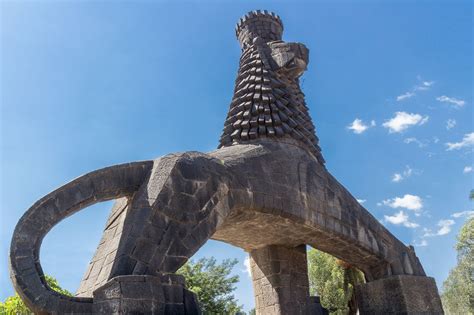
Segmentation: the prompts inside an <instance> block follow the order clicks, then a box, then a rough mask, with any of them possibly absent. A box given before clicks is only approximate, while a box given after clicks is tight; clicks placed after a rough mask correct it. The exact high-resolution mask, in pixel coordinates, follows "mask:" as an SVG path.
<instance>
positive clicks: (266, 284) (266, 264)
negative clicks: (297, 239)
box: [250, 245, 310, 315]
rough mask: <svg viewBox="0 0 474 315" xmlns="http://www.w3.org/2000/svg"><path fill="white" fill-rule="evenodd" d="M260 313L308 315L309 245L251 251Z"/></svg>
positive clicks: (257, 306)
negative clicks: (307, 251)
mask: <svg viewBox="0 0 474 315" xmlns="http://www.w3.org/2000/svg"><path fill="white" fill-rule="evenodd" d="M250 267H251V272H252V281H253V288H254V294H255V310H256V313H257V314H261V315H263V314H308V313H309V310H310V298H309V282H308V263H307V260H306V246H305V245H301V246H298V247H295V248H288V247H284V246H275V245H270V246H266V247H263V248H260V249H255V250H252V251H251V252H250Z"/></svg>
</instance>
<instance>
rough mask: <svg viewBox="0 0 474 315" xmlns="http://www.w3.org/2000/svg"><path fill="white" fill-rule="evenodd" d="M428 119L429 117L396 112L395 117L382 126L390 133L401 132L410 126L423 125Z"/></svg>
mask: <svg viewBox="0 0 474 315" xmlns="http://www.w3.org/2000/svg"><path fill="white" fill-rule="evenodd" d="M428 119H429V116H424V117H423V116H421V115H420V114H410V113H407V112H396V113H395V116H394V117H393V118H391V119H389V120H387V121H386V122H384V123H383V124H382V126H383V127H385V128H388V129H389V132H390V133H396V132H402V131H404V130H406V129H408V128H409V127H411V126H416V125H419V126H421V125H423V124H425V123H426V122H427V121H428Z"/></svg>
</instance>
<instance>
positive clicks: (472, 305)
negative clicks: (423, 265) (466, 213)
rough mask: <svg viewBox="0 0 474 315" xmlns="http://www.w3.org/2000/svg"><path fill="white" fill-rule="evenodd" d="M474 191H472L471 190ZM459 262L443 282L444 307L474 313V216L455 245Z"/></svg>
mask: <svg viewBox="0 0 474 315" xmlns="http://www.w3.org/2000/svg"><path fill="white" fill-rule="evenodd" d="M471 193H472V192H471ZM455 248H456V250H457V252H458V264H457V265H456V266H455V267H454V268H453V269H452V270H451V271H450V273H449V276H448V278H447V279H446V281H444V283H443V295H442V296H441V299H442V301H443V307H444V310H445V312H446V313H447V314H471V315H472V314H474V217H471V218H470V219H468V220H467V221H466V223H465V224H464V225H463V227H462V228H461V231H459V234H458V236H457V243H456V246H455Z"/></svg>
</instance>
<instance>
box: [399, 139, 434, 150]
mask: <svg viewBox="0 0 474 315" xmlns="http://www.w3.org/2000/svg"><path fill="white" fill-rule="evenodd" d="M403 142H404V143H406V144H410V143H416V144H417V145H418V147H420V148H424V147H426V146H428V143H427V142H426V141H425V142H422V141H420V140H418V139H417V138H415V137H410V138H406V139H405V140H403Z"/></svg>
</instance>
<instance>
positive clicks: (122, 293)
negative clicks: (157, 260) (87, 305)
mask: <svg viewBox="0 0 474 315" xmlns="http://www.w3.org/2000/svg"><path fill="white" fill-rule="evenodd" d="M184 283H185V282H184V278H183V277H182V276H180V275H175V274H163V275H161V276H139V275H131V276H118V277H115V278H113V279H111V280H109V281H108V282H107V283H106V284H104V285H103V286H101V287H99V288H98V289H96V290H95V291H94V293H93V296H94V304H93V312H94V314H130V313H134V314H185V315H190V314H192V315H194V314H201V311H200V309H199V305H198V302H197V298H196V296H195V294H194V293H192V292H191V291H189V290H187V289H185V287H184Z"/></svg>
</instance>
